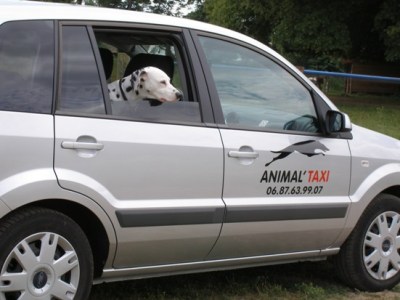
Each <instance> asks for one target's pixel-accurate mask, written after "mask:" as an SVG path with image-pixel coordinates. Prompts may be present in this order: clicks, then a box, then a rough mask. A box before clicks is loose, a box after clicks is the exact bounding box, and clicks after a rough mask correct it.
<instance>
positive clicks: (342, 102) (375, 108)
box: [332, 96, 400, 139]
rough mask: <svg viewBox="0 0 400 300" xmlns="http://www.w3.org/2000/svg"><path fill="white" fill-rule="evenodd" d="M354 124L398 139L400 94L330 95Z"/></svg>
mask: <svg viewBox="0 0 400 300" xmlns="http://www.w3.org/2000/svg"><path fill="white" fill-rule="evenodd" d="M332 100H333V101H334V102H335V103H336V105H337V106H338V107H339V109H340V110H342V111H343V112H345V113H347V114H348V115H349V116H350V119H351V121H352V122H353V123H354V124H357V125H360V126H363V127H366V128H368V129H372V130H375V131H378V132H381V133H383V134H386V135H389V136H392V137H394V138H397V139H400V96H398V97H394V96H393V97H376V96H375V97H367V96H356V97H332Z"/></svg>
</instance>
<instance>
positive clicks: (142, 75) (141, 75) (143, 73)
mask: <svg viewBox="0 0 400 300" xmlns="http://www.w3.org/2000/svg"><path fill="white" fill-rule="evenodd" d="M148 76H149V75H148V74H147V72H146V70H142V71H141V72H140V75H139V78H140V81H145V80H147V78H148Z"/></svg>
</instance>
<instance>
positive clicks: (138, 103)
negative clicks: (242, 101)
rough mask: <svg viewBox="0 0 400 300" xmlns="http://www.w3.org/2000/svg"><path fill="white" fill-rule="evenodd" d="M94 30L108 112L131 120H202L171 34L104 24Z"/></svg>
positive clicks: (176, 43)
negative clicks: (107, 26) (108, 102)
mask: <svg viewBox="0 0 400 300" xmlns="http://www.w3.org/2000/svg"><path fill="white" fill-rule="evenodd" d="M93 31H94V36H95V39H96V43H97V47H98V49H99V53H100V57H101V62H102V65H103V70H104V77H105V78H106V81H107V85H108V86H107V90H108V93H109V95H108V97H109V99H110V103H111V114H112V115H114V116H117V117H123V118H129V119H134V120H149V121H172V122H174V121H178V122H201V114H200V107H199V103H198V102H196V101H194V100H195V99H194V98H193V97H192V92H191V89H190V88H189V85H188V84H187V82H188V71H187V69H186V68H185V65H184V63H183V60H182V51H183V50H182V49H181V48H180V47H179V43H178V41H177V40H176V38H174V36H173V35H168V34H165V33H160V34H157V33H155V32H148V33H147V32H143V31H140V32H137V31H135V30H131V29H126V30H120V29H109V28H103V27H102V28H97V27H95V28H93ZM148 67H151V68H152V69H151V72H149V71H148V69H146V68H148ZM154 68H156V69H158V70H161V71H162V73H163V74H161V72H159V71H154ZM143 70H145V71H146V70H147V71H146V74H144V73H143ZM160 74H161V75H160ZM165 76H167V77H165ZM150 82H152V83H153V84H150Z"/></svg>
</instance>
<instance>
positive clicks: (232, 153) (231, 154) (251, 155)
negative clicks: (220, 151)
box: [228, 151, 259, 158]
mask: <svg viewBox="0 0 400 300" xmlns="http://www.w3.org/2000/svg"><path fill="white" fill-rule="evenodd" d="M228 156H229V157H233V158H257V157H258V156H259V154H258V153H257V152H254V151H251V152H248V151H229V152H228Z"/></svg>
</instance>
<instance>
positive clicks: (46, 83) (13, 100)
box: [0, 21, 54, 113]
mask: <svg viewBox="0 0 400 300" xmlns="http://www.w3.org/2000/svg"><path fill="white" fill-rule="evenodd" d="M53 28H54V26H53V22H50V21H19V22H9V23H5V24H3V25H1V27H0V86H1V88H0V109H1V110H9V111H21V112H34V113H50V112H51V105H52V97H53V73H54V29H53Z"/></svg>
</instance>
